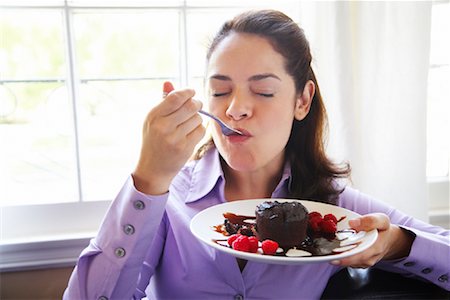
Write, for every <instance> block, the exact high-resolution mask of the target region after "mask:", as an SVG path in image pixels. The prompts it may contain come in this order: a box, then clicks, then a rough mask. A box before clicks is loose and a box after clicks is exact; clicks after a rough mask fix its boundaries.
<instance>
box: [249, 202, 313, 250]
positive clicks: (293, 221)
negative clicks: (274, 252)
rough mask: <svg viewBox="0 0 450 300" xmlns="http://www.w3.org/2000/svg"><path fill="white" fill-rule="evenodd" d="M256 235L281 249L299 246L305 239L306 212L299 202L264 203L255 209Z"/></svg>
mask: <svg viewBox="0 0 450 300" xmlns="http://www.w3.org/2000/svg"><path fill="white" fill-rule="evenodd" d="M255 214H256V235H257V237H258V239H259V240H260V241H264V240H266V239H270V240H273V241H276V242H277V243H278V244H279V245H280V247H281V248H283V249H285V250H286V249H288V248H292V247H296V246H300V245H301V244H302V242H303V241H304V240H305V239H306V237H307V227H308V210H307V209H306V207H305V206H303V205H302V204H301V203H300V202H297V201H292V202H281V203H280V202H278V201H265V202H263V203H261V204H259V205H258V206H257V207H256V212H255Z"/></svg>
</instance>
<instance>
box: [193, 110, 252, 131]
mask: <svg viewBox="0 0 450 300" xmlns="http://www.w3.org/2000/svg"><path fill="white" fill-rule="evenodd" d="M199 113H201V114H203V115H205V116H208V117H210V118H212V119H213V120H214V121H216V122H217V123H218V124H219V125H220V128H221V129H222V133H223V134H224V135H227V136H228V135H232V134H238V135H243V133H242V132H240V131H239V130H236V129H233V128H231V127H230V126H228V125H227V124H225V123H224V122H223V121H222V120H221V119H219V118H218V117H216V116H214V115H212V114H210V113H207V112H206V111H204V110H199Z"/></svg>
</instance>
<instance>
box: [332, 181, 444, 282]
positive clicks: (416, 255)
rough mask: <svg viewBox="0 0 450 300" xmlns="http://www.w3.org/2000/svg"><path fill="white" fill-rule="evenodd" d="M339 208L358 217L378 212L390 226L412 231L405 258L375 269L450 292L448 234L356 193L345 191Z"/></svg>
mask: <svg viewBox="0 0 450 300" xmlns="http://www.w3.org/2000/svg"><path fill="white" fill-rule="evenodd" d="M339 206H341V207H344V208H347V209H350V210H352V211H355V212H357V213H359V214H361V215H364V214H368V213H375V212H381V213H385V214H386V215H388V216H389V218H390V221H391V223H392V224H396V225H398V226H399V227H401V228H402V229H404V230H408V231H409V232H411V233H412V234H413V235H414V236H415V237H414V242H413V244H412V247H411V251H410V253H409V255H408V256H407V257H404V258H401V259H397V260H390V261H381V262H379V263H378V264H377V267H380V268H383V269H385V270H388V271H392V272H397V273H402V274H403V275H406V276H418V277H420V278H422V279H424V280H427V281H430V282H432V283H434V284H436V285H437V286H440V287H441V288H444V289H446V290H450V283H449V280H450V279H449V275H450V231H449V230H446V229H444V228H441V227H438V226H433V225H430V224H428V223H426V222H423V221H421V220H418V219H415V218H413V217H411V216H408V215H406V214H405V213H403V212H401V211H399V210H397V209H395V208H394V207H392V206H389V205H388V204H386V203H384V202H381V201H379V200H376V199H374V198H372V197H370V196H368V195H365V194H363V193H361V192H359V191H357V190H354V189H351V188H346V189H345V190H344V192H343V193H342V194H341V196H340V198H339Z"/></svg>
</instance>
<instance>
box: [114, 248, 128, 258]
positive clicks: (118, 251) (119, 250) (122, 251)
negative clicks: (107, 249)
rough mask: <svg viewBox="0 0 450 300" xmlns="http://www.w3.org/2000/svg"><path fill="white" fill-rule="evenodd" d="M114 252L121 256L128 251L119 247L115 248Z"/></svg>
mask: <svg viewBox="0 0 450 300" xmlns="http://www.w3.org/2000/svg"><path fill="white" fill-rule="evenodd" d="M114 254H115V255H116V257H118V258H121V257H124V256H125V254H126V252H125V249H123V248H122V247H118V248H116V249H115V250H114Z"/></svg>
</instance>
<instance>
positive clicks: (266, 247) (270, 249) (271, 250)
mask: <svg viewBox="0 0 450 300" xmlns="http://www.w3.org/2000/svg"><path fill="white" fill-rule="evenodd" d="M261 248H262V250H263V252H264V254H266V255H274V254H275V253H276V252H277V249H278V243H277V242H275V241H272V240H264V241H263V242H262V244H261Z"/></svg>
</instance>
